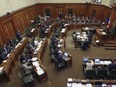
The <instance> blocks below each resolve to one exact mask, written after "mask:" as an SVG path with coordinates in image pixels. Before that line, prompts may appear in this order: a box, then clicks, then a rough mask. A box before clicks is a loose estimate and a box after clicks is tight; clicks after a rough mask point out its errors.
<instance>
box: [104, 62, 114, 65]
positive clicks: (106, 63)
mask: <svg viewBox="0 0 116 87" xmlns="http://www.w3.org/2000/svg"><path fill="white" fill-rule="evenodd" d="M110 63H112V62H111V61H104V64H105V65H109V64H110Z"/></svg>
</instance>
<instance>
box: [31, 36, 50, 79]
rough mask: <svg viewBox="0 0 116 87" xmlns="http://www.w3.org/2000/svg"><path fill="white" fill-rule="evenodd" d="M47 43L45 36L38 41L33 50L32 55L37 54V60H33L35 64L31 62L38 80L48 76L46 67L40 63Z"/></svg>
mask: <svg viewBox="0 0 116 87" xmlns="http://www.w3.org/2000/svg"><path fill="white" fill-rule="evenodd" d="M47 44H48V42H47V38H44V39H43V40H42V41H40V42H39V43H38V45H37V48H36V49H35V51H34V55H35V56H37V61H34V62H35V63H36V64H34V62H32V65H33V67H34V71H35V73H36V74H37V76H38V77H39V79H40V81H44V80H46V79H47V77H48V76H47V71H46V67H45V66H44V65H43V63H42V57H43V56H44V52H45V48H46V47H47ZM32 59H33V58H32Z"/></svg>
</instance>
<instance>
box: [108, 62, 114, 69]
mask: <svg viewBox="0 0 116 87" xmlns="http://www.w3.org/2000/svg"><path fill="white" fill-rule="evenodd" d="M113 69H116V63H111V64H109V65H108V70H109V71H111V70H113Z"/></svg>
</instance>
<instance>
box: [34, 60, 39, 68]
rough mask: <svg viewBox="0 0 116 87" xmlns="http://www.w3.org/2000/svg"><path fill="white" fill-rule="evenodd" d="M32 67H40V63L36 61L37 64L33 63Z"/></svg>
mask: <svg viewBox="0 0 116 87" xmlns="http://www.w3.org/2000/svg"><path fill="white" fill-rule="evenodd" d="M32 65H33V66H35V67H39V65H40V64H39V62H38V61H35V62H32Z"/></svg>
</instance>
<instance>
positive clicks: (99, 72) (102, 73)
mask: <svg viewBox="0 0 116 87" xmlns="http://www.w3.org/2000/svg"><path fill="white" fill-rule="evenodd" d="M106 76H107V69H106V68H96V78H97V79H104V78H105V77H106Z"/></svg>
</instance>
